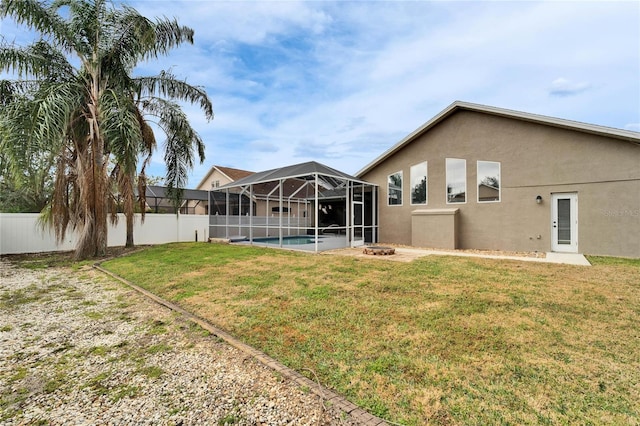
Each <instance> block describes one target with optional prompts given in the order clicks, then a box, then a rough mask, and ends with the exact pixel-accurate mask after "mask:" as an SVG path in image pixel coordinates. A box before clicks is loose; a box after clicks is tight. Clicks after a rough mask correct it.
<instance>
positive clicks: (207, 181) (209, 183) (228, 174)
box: [196, 166, 253, 214]
mask: <svg viewBox="0 0 640 426" xmlns="http://www.w3.org/2000/svg"><path fill="white" fill-rule="evenodd" d="M252 174H253V172H250V171H247V170H240V169H234V168H231V167H223V166H212V167H211V169H210V170H209V172H208V173H207V174H206V175H205V176H204V177H203V178H202V180H201V181H200V183H199V184H198V186H196V189H199V190H203V191H210V190H212V189H216V188H219V187H221V186H224V185H226V184H228V183H232V182H235V181H237V180H240V179H242V178H245V177H247V176H250V175H252ZM196 214H209V203H208V202H205V203H202V204H199V205H198V206H197V207H196Z"/></svg>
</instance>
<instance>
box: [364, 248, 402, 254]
mask: <svg viewBox="0 0 640 426" xmlns="http://www.w3.org/2000/svg"><path fill="white" fill-rule="evenodd" d="M395 252H396V249H394V248H392V247H385V246H369V247H365V248H364V251H363V253H364V254H372V255H383V256H389V255H392V254H395Z"/></svg>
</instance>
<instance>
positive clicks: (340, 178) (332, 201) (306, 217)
mask: <svg viewBox="0 0 640 426" xmlns="http://www.w3.org/2000/svg"><path fill="white" fill-rule="evenodd" d="M377 225H378V221H377V186H376V185H373V184H371V183H368V182H364V181H362V180H360V179H358V178H355V177H353V176H349V175H347V174H345V173H342V172H340V171H338V170H335V169H332V168H330V167H327V166H325V165H322V164H320V163H317V162H315V161H311V162H308V163H301V164H296V165H293V166H288V167H283V168H279V169H273V170H267V171H264V172H259V173H254V174H253V175H250V176H247V177H245V178H243V179H240V180H238V181H235V182H232V183H229V184H227V185H224V186H221V187H219V188H216V189H214V190H212V191H211V192H210V193H209V236H210V237H213V238H226V239H229V240H231V241H232V242H238V243H241V244H254V245H265V246H276V247H286V248H291V249H299V250H308V251H315V252H319V251H324V250H330V249H335V248H344V247H357V246H360V245H364V244H365V243H375V242H376V241H377V234H378V229H377V228H378V227H377Z"/></svg>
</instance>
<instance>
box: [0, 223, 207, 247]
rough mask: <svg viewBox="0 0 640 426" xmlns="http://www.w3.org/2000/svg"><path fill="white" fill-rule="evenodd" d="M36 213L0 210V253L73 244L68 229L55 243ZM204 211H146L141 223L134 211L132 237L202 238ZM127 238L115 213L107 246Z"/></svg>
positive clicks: (154, 240)
mask: <svg viewBox="0 0 640 426" xmlns="http://www.w3.org/2000/svg"><path fill="white" fill-rule="evenodd" d="M38 216H39V215H38V214H37V213H0V254H19V253H40V252H46V251H67V250H73V249H74V248H75V244H76V240H77V236H76V234H75V233H74V232H68V233H67V236H66V238H65V240H64V241H63V242H61V243H60V244H59V245H57V244H56V238H55V235H54V234H53V231H51V230H48V229H45V230H43V229H42V227H41V226H40V224H39V223H38ZM208 231H209V216H208V215H179V216H176V215H175V214H146V215H145V219H144V224H143V223H142V222H141V217H140V215H139V214H138V215H136V220H135V225H134V228H133V240H134V243H135V244H136V245H138V244H162V243H171V242H181V241H196V238H197V240H198V241H206V240H207V238H208ZM126 238H127V226H126V220H125V217H124V215H123V214H119V215H118V224H117V225H116V226H112V225H111V224H109V238H108V241H107V244H108V246H109V247H116V246H124V245H125V242H126Z"/></svg>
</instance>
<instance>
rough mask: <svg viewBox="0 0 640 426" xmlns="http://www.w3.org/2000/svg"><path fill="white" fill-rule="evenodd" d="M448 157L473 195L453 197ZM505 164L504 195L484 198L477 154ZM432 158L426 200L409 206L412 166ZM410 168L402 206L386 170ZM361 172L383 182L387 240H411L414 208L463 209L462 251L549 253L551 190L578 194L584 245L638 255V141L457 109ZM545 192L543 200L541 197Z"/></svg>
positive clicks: (585, 249) (584, 249)
mask: <svg viewBox="0 0 640 426" xmlns="http://www.w3.org/2000/svg"><path fill="white" fill-rule="evenodd" d="M445 158H461V159H465V160H466V161H467V163H466V171H467V202H466V203H464V204H446V198H445V194H446V182H445ZM478 160H483V161H498V162H500V163H501V185H502V190H501V198H502V199H501V201H500V202H498V203H478V202H477V196H478V194H477V182H476V173H477V163H476V162H477V161H478ZM422 161H428V175H427V180H428V205H427V206H424V205H421V206H411V205H410V204H409V200H410V192H409V191H410V188H409V179H410V167H411V166H412V165H414V164H417V163H419V162H422ZM400 170H402V171H403V175H404V185H403V200H404V204H403V205H402V206H388V205H387V177H388V175H389V174H392V173H394V172H397V171H400ZM361 177H362V178H363V179H365V180H367V181H370V182H372V183H375V184H378V185H379V186H380V202H379V224H380V234H379V235H380V241H381V242H383V243H384V242H388V243H398V244H411V241H412V223H411V222H412V211H413V210H416V209H444V208H459V209H460V211H459V214H458V222H457V233H458V246H459V248H477V249H499V250H515V251H551V194H552V193H561V192H575V193H577V194H578V252H580V253H585V254H600V255H611V256H628V257H640V242H639V241H640V146H639V145H637V144H634V143H631V142H625V141H620V140H617V139H613V138H608V137H604V136H599V135H592V134H588V133H584V132H579V131H573V130H566V129H560V128H555V127H551V126H548V125H544V124H540V123H532V122H525V121H522V120H516V119H512V118H505V117H499V116H495V115H490V114H486V113H480V112H472V111H458V112H455V113H454V114H452V115H451V116H450V117H448V118H446V119H445V120H444V121H443V122H441V123H439V124H437V125H436V126H435V127H433V128H431V129H430V130H429V131H428V132H427V133H425V134H423V135H422V136H420V137H418V138H417V139H415V140H414V141H413V142H411V143H409V144H407V145H405V146H404V147H403V148H402V149H401V150H400V151H398V152H396V153H395V154H394V155H392V156H390V157H389V158H387V159H386V160H385V161H383V162H382V163H381V164H379V165H378V166H377V167H375V168H374V169H372V170H370V171H369V172H368V173H366V174H364V175H363V176H361ZM537 195H541V196H542V198H543V202H542V203H540V204H537V203H536V201H535V199H536V196H537Z"/></svg>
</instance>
